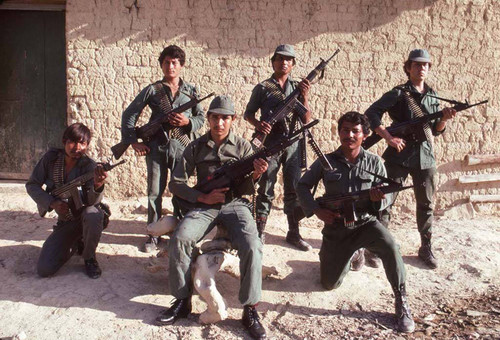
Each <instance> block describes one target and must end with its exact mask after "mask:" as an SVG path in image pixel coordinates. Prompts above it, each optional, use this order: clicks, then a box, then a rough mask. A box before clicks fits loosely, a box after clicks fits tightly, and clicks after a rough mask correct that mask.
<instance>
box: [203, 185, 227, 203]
mask: <svg viewBox="0 0 500 340" xmlns="http://www.w3.org/2000/svg"><path fill="white" fill-rule="evenodd" d="M228 190H229V188H220V189H214V190H212V191H210V193H208V194H201V195H200V196H198V202H201V203H205V204H209V205H212V204H218V203H224V202H225V201H226V192H227V191H228Z"/></svg>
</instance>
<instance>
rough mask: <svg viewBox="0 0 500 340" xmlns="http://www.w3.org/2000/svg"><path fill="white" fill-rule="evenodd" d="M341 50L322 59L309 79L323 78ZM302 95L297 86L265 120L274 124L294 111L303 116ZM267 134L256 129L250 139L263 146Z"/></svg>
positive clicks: (305, 110) (304, 110) (257, 146)
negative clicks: (300, 99)
mask: <svg viewBox="0 0 500 340" xmlns="http://www.w3.org/2000/svg"><path fill="white" fill-rule="evenodd" d="M339 52H340V49H337V50H336V51H335V52H334V53H333V54H332V56H331V57H330V58H328V59H327V60H323V59H321V62H320V63H319V65H318V66H316V67H315V68H314V70H312V71H311V73H309V74H308V75H307V77H306V79H307V80H309V81H310V82H312V81H313V80H314V78H316V77H317V76H318V75H320V79H321V78H323V74H324V72H325V68H326V65H328V63H329V62H330V60H332V59H333V57H335V56H336V55H337V53H339ZM299 95H300V89H299V88H296V89H295V90H293V92H292V93H290V94H289V95H288V97H286V98H285V99H284V100H283V102H281V103H280V104H279V105H278V106H277V108H276V110H273V112H270V114H269V117H268V118H267V119H265V120H264V121H265V122H266V123H268V124H269V125H271V126H273V125H274V124H275V123H277V122H279V121H281V120H283V119H284V118H285V117H286V116H288V114H289V113H291V112H292V111H293V112H295V113H297V114H298V115H299V116H303V115H304V114H305V113H306V112H307V109H306V108H305V107H304V105H302V103H301V102H300V101H299V99H298V97H299ZM266 137H267V135H266V134H265V133H263V132H260V131H255V134H254V136H253V138H252V140H251V141H250V143H251V144H252V145H253V146H255V147H256V148H260V147H262V145H263V144H264V141H265V139H266Z"/></svg>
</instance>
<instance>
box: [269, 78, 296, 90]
mask: <svg viewBox="0 0 500 340" xmlns="http://www.w3.org/2000/svg"><path fill="white" fill-rule="evenodd" d="M269 79H270V80H271V81H272V82H274V83H275V84H276V85H278V87H279V88H280V89H282V90H283V92H285V93H286V92H287V89H288V87H289V86H292V84H293V79H292V76H291V75H288V77H287V78H286V81H285V86H284V87H283V88H282V87H281V85H280V83H279V82H278V81H277V80H276V79H275V78H274V74H273V75H271V78H269Z"/></svg>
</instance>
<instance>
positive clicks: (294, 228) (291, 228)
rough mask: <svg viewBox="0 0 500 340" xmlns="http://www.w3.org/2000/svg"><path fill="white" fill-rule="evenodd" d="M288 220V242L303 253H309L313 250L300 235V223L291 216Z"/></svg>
mask: <svg viewBox="0 0 500 340" xmlns="http://www.w3.org/2000/svg"><path fill="white" fill-rule="evenodd" d="M287 218H288V233H287V234H286V242H287V243H289V244H291V245H292V246H294V247H295V248H297V249H300V250H302V251H309V250H311V249H312V247H311V245H310V244H309V243H307V242H306V241H304V239H303V238H302V236H300V233H299V222H298V221H296V220H295V218H294V217H293V216H291V215H288V216H287Z"/></svg>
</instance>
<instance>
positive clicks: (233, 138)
mask: <svg viewBox="0 0 500 340" xmlns="http://www.w3.org/2000/svg"><path fill="white" fill-rule="evenodd" d="M200 142H203V143H205V144H206V145H207V146H209V147H210V148H212V149H213V148H215V142H214V141H213V139H212V136H211V135H210V131H208V132H207V133H206V134H204V135H203V136H201V137H200ZM224 144H231V145H236V136H235V135H234V133H233V131H232V130H229V134H228V135H227V137H226V138H225V139H224V140H223V141H222V144H221V146H222V145H224Z"/></svg>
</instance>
